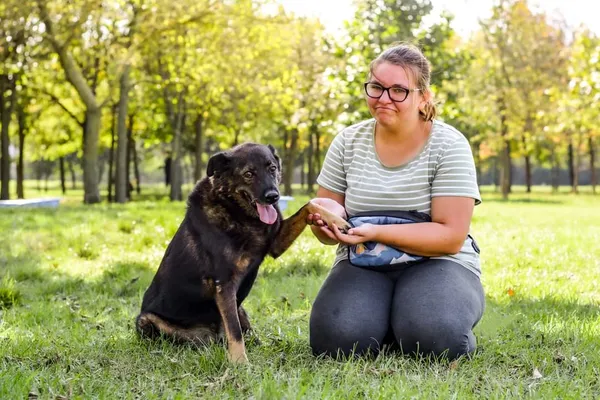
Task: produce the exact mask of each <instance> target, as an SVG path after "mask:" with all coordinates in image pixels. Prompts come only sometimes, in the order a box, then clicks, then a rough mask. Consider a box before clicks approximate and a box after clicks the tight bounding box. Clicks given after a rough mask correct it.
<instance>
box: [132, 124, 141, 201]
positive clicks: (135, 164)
mask: <svg viewBox="0 0 600 400" xmlns="http://www.w3.org/2000/svg"><path fill="white" fill-rule="evenodd" d="M131 122H133V120H132V121H131ZM131 151H132V154H131V157H132V158H133V176H134V177H135V192H136V193H137V194H141V193H142V187H141V186H140V185H141V181H140V165H139V160H138V155H137V146H136V143H135V139H133V138H132V139H131Z"/></svg>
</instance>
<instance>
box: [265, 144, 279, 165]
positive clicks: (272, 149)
mask: <svg viewBox="0 0 600 400" xmlns="http://www.w3.org/2000/svg"><path fill="white" fill-rule="evenodd" d="M267 147H268V148H269V150H271V153H273V156H274V157H275V160H277V166H278V167H279V170H280V171H281V159H280V158H279V156H278V155H277V152H276V151H275V147H273V146H271V145H270V144H269V145H267Z"/></svg>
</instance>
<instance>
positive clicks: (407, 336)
mask: <svg viewBox="0 0 600 400" xmlns="http://www.w3.org/2000/svg"><path fill="white" fill-rule="evenodd" d="M392 327H393V330H394V336H395V337H396V340H397V341H398V343H399V344H400V346H401V348H402V351H403V352H404V353H406V354H422V355H429V354H431V355H434V356H438V357H447V358H448V359H455V358H457V357H459V356H461V355H466V354H470V353H472V352H473V351H474V350H475V348H476V345H477V341H476V339H475V335H474V334H473V331H472V330H471V327H469V326H468V325H466V324H464V323H460V322H459V321H456V320H449V319H440V320H437V321H431V320H427V319H425V320H421V321H419V320H411V322H410V323H407V321H406V320H404V321H403V320H400V321H394V323H393V324H392Z"/></svg>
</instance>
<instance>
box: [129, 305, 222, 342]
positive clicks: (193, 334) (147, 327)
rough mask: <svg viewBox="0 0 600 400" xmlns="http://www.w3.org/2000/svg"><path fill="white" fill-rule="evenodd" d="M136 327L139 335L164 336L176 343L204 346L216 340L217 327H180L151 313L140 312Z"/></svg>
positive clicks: (152, 337)
mask: <svg viewBox="0 0 600 400" xmlns="http://www.w3.org/2000/svg"><path fill="white" fill-rule="evenodd" d="M135 325H136V329H137V331H138V333H139V334H140V336H141V337H143V338H149V339H156V338H157V337H159V336H161V335H162V336H164V337H166V338H168V339H171V340H174V341H175V342H177V343H192V344H195V345H199V346H204V345H207V344H210V343H213V342H216V341H217V340H218V336H219V334H218V327H215V328H214V329H213V328H211V327H209V326H204V325H198V326H194V327H191V328H182V327H179V326H176V325H173V324H171V323H169V322H167V321H165V320H164V319H162V318H160V317H159V316H157V315H155V314H152V313H142V314H140V315H139V316H138V317H137V319H136V321H135Z"/></svg>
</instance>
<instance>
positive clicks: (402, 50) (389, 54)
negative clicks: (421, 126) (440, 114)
mask: <svg viewBox="0 0 600 400" xmlns="http://www.w3.org/2000/svg"><path fill="white" fill-rule="evenodd" d="M383 62H387V63H390V64H393V65H399V66H401V67H404V68H408V69H410V70H411V71H412V73H413V75H414V77H415V78H416V81H417V88H418V89H419V91H420V92H421V94H423V95H425V93H427V92H429V100H427V102H426V103H425V105H424V106H423V108H422V109H419V115H420V116H421V118H423V119H424V120H425V121H432V120H433V119H434V118H435V117H436V116H437V109H436V107H435V102H434V100H433V93H431V89H430V88H429V84H430V79H431V64H430V63H429V60H427V58H425V56H424V55H423V53H422V52H421V50H419V48H418V47H417V46H415V45H412V44H408V43H394V44H392V47H390V48H388V49H387V50H385V51H384V52H383V53H381V54H380V55H379V56H378V57H377V58H376V59H375V60H373V61H372V62H371V65H369V71H370V74H371V75H373V70H374V69H375V67H376V66H378V65H379V64H381V63H383Z"/></svg>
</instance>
